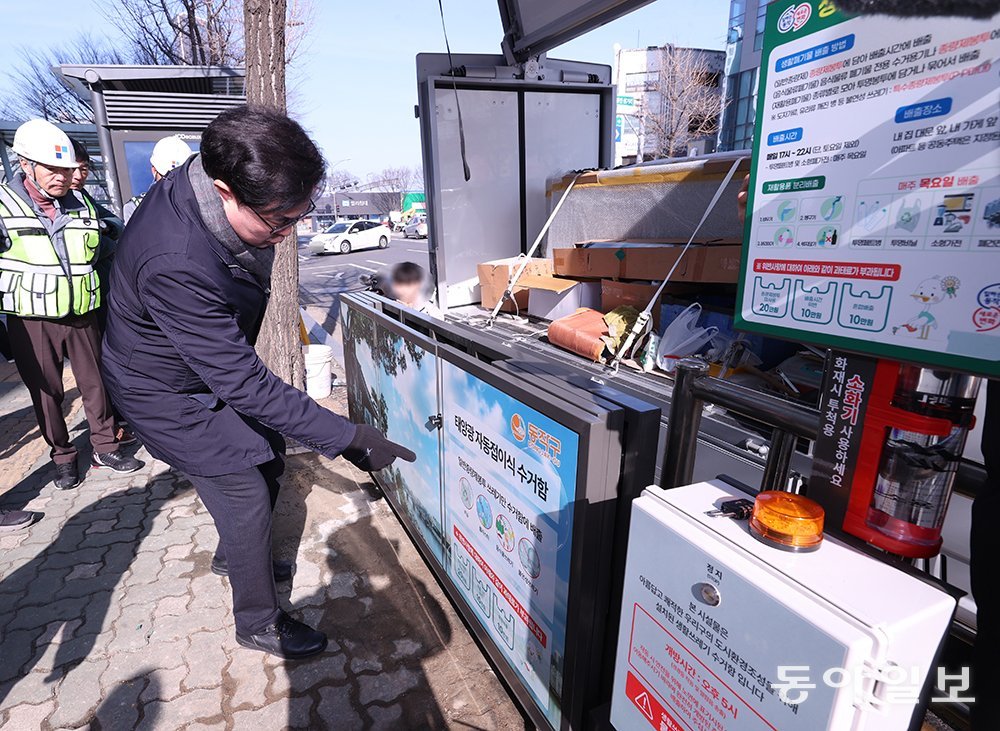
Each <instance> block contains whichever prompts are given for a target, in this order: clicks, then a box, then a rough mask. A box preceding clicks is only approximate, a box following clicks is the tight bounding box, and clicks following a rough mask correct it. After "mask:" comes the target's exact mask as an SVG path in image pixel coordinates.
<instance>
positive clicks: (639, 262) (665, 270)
mask: <svg viewBox="0 0 1000 731" xmlns="http://www.w3.org/2000/svg"><path fill="white" fill-rule="evenodd" d="M741 248H742V247H739V246H731V245H720V244H713V245H711V246H692V247H691V248H690V249H688V251H687V253H686V254H685V255H684V258H683V259H681V263H680V264H679V265H678V267H677V269H676V270H675V271H674V273H673V276H672V277H671V278H670V281H671V282H702V283H711V284H733V283H735V282H736V281H738V279H739V275H740V252H741ZM682 251H684V246H683V245H675V246H635V247H628V248H626V249H625V252H626V254H625V257H624V258H623V259H622V275H621V278H622V279H645V280H653V281H655V280H662V279H664V278H665V277H666V276H667V274H669V273H670V268H671V267H672V266H673V265H674V262H675V261H677V258H678V257H679V256H680V255H681V252H682Z"/></svg>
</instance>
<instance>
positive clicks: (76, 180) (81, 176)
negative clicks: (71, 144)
mask: <svg viewBox="0 0 1000 731" xmlns="http://www.w3.org/2000/svg"><path fill="white" fill-rule="evenodd" d="M77 162H78V163H80V167H78V168H77V169H76V170H74V171H73V182H72V183H70V186H69V187H70V188H72V189H73V190H83V186H85V185H86V184H87V178H88V177H90V161H89V160H77Z"/></svg>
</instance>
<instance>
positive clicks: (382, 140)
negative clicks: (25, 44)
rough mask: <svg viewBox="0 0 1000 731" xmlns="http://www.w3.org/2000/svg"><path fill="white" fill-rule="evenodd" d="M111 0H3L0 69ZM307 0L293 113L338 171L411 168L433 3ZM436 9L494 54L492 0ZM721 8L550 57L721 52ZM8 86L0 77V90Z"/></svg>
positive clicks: (671, 5) (704, 2)
mask: <svg viewBox="0 0 1000 731" xmlns="http://www.w3.org/2000/svg"><path fill="white" fill-rule="evenodd" d="M538 1H539V2H544V1H545V0H538ZM111 2H113V0H105V2H100V1H99V0H75V1H72V0H46V2H45V3H44V7H45V12H39V6H38V5H34V4H32V3H9V4H8V5H9V7H7V8H6V9H5V13H4V22H5V25H6V27H8V28H14V29H17V33H15V34H13V35H10V36H9V37H8V38H7V42H5V43H4V44H2V45H0V68H7V67H8V66H9V64H11V63H13V62H15V61H16V59H17V53H18V44H19V41H21V40H26V39H31V38H40V39H44V41H43V43H45V44H52V45H56V44H58V43H60V42H66V41H69V40H71V39H72V38H73V37H74V36H75V35H77V34H78V33H80V32H83V31H89V32H91V33H93V34H94V35H97V36H106V37H107V36H111V34H113V33H115V32H116V31H115V30H114V29H113V28H109V27H108V25H107V23H106V21H104V20H103V17H102V16H103V12H102V6H103V7H106V6H107V5H109V4H111ZM312 2H313V6H314V13H315V17H314V21H315V23H314V27H313V29H312V34H311V37H310V40H309V41H308V42H307V46H308V47H307V49H306V50H305V52H304V53H303V54H302V55H301V56H300V58H299V59H298V61H297V63H296V65H295V67H294V68H292V69H291V70H290V74H289V86H290V88H291V89H292V93H291V97H290V103H291V105H292V108H291V112H292V114H293V115H294V116H296V117H297V118H298V119H299V121H301V122H302V123H303V124H304V125H305V126H306V127H307V128H308V129H309V131H310V132H311V133H312V134H313V136H314V137H315V139H316V140H317V142H318V143H319V144H320V146H321V147H322V148H323V152H324V154H325V155H326V158H327V160H328V161H329V162H330V163H338V161H341V160H344V159H345V158H348V159H347V160H346V161H345V162H341V163H340V164H339V165H337V167H338V168H342V169H346V170H349V171H351V172H352V173H354V174H355V175H358V176H361V177H362V178H363V177H364V176H366V175H367V174H368V173H377V172H378V171H379V170H382V169H383V168H385V167H388V166H395V165H418V164H419V163H420V134H419V127H418V123H417V120H416V119H415V118H414V116H413V106H414V104H415V103H416V78H415V73H414V56H415V55H416V54H417V53H418V52H421V51H427V52H443V51H444V40H443V38H442V35H441V22H440V19H439V17H438V10H437V0H362V1H361V2H347V1H346V0H312ZM289 4H291V3H289ZM88 5H90V6H91V7H90V8H88ZM444 8H445V14H446V19H447V22H448V35H449V37H450V39H451V48H452V51H453V52H455V53H496V52H498V50H499V44H500V38H501V36H502V33H503V31H502V28H501V25H500V15H499V11H498V9H497V3H496V1H495V0H444ZM728 13H729V2H728V0H700V1H699V2H686V1H684V2H682V0H656V2H654V3H652V4H651V5H648V6H646V7H644V8H642V9H640V10H638V11H636V12H634V13H632V14H630V15H627V16H625V17H624V18H621V19H619V20H617V21H615V22H613V23H610V24H608V25H606V26H604V27H602V28H599V29H597V30H595V31H592V32H591V33H589V34H587V35H586V36H585V37H582V38H579V39H577V40H574V41H571V42H570V43H568V44H566V45H564V46H562V47H561V48H559V49H557V50H555V51H552V52H550V55H552V56H554V57H559V58H570V59H574V60H580V61H593V62H596V63H606V64H610V63H611V62H612V55H613V54H612V47H613V46H614V44H615V43H620V44H621V45H622V46H623V47H625V48H633V47H637V46H640V47H641V46H647V45H656V44H662V43H676V44H678V45H686V46H699V47H703V48H718V49H721V48H723V46H724V42H725V34H726V23H727V20H728ZM9 83H10V82H9V81H7V80H4V79H2V78H0V88H5V85H6V84H9Z"/></svg>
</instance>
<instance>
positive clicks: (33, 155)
mask: <svg viewBox="0 0 1000 731" xmlns="http://www.w3.org/2000/svg"><path fill="white" fill-rule="evenodd" d="M13 149H14V152H15V153H16V154H17V155H20V156H21V157H23V158H25V159H26V160H31V161H32V162H38V163H41V164H42V165H48V166H49V167H54V168H77V167H80V164H79V163H78V162H77V161H76V153H75V152H74V151H73V145H72V143H71V142H70V141H69V137H67V136H66V133H65V132H63V131H62V130H61V129H59V128H58V127H56V126H55V125H54V124H52V122H49V121H46V120H44V119H29V120H28V121H27V122H25V123H24V124H22V125H21V126H20V127H18V128H17V131H16V132H15V133H14V145H13Z"/></svg>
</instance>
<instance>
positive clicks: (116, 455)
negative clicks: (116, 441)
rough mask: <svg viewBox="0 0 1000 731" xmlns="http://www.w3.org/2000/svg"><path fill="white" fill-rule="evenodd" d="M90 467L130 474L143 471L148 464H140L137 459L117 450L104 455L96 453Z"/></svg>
mask: <svg viewBox="0 0 1000 731" xmlns="http://www.w3.org/2000/svg"><path fill="white" fill-rule="evenodd" d="M90 466H91V467H92V468H94V469H100V468H102V467H107V468H108V469H112V470H114V471H115V472H119V473H121V474H128V473H129V472H135V471H136V470H141V469H142V468H143V467H145V466H146V463H145V462H140V461H139V460H137V459H136V458H135V457H129V456H128V455H127V454H125V453H124V452H123V451H122V450H120V449H116V450H115V451H114V452H105V453H104V454H97V453H96V452H95V453H94V456H93V457H91V458H90Z"/></svg>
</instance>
